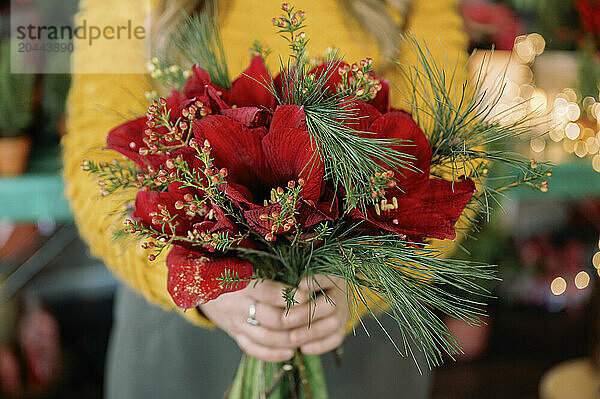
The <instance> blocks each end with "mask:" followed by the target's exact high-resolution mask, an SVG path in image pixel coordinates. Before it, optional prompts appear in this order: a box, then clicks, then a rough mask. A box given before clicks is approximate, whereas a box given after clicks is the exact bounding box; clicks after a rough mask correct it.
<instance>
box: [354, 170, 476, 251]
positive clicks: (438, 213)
mask: <svg viewBox="0 0 600 399" xmlns="http://www.w3.org/2000/svg"><path fill="white" fill-rule="evenodd" d="M474 191H475V185H474V184H473V182H472V181H471V180H463V181H460V182H454V183H452V182H447V181H444V180H438V179H431V180H430V183H429V188H428V189H427V190H426V191H424V192H422V193H421V194H420V195H416V196H405V197H400V196H399V197H397V199H398V209H395V210H391V211H381V212H380V215H377V214H376V213H375V211H374V210H372V209H369V218H368V221H369V222H370V223H372V224H374V225H376V226H378V227H380V228H381V229H383V230H387V231H390V232H393V233H396V234H407V235H409V236H413V237H415V238H417V239H422V238H439V239H448V238H449V239H454V237H456V232H455V231H454V225H455V223H456V221H457V220H458V218H459V217H460V215H461V214H462V212H463V210H464V209H465V206H466V205H467V203H468V202H469V200H470V199H471V196H472V195H473V192H474ZM388 198H389V196H388ZM388 202H391V201H389V200H388ZM354 216H355V217H358V218H360V219H365V218H364V215H362V214H357V213H354ZM394 220H396V221H397V223H394Z"/></svg>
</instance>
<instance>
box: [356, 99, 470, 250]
mask: <svg viewBox="0 0 600 399" xmlns="http://www.w3.org/2000/svg"><path fill="white" fill-rule="evenodd" d="M360 109H361V114H362V115H364V116H365V118H364V121H365V122H362V123H363V124H364V126H363V128H364V130H365V131H369V132H373V133H375V134H376V135H375V137H376V138H381V139H396V140H407V141H408V142H409V143H408V144H407V145H404V146H402V147H400V148H399V151H402V152H404V153H406V154H409V155H412V156H413V157H414V161H413V162H412V166H413V167H412V168H411V169H400V170H399V169H394V168H388V169H391V170H392V171H393V173H394V177H395V178H396V181H397V185H396V186H395V187H392V188H390V189H387V190H386V193H385V198H384V199H381V201H380V202H379V203H378V204H377V205H375V206H370V207H369V208H368V209H367V214H366V215H364V214H363V213H362V212H360V211H359V210H357V209H356V210H354V211H353V212H352V216H353V217H356V218H358V219H363V220H366V222H367V223H368V224H369V225H371V226H372V227H375V228H377V229H379V230H383V231H389V232H392V233H395V234H398V235H400V236H401V237H406V236H410V237H413V239H417V240H420V239H423V238H440V239H446V238H450V239H453V238H454V237H455V235H456V233H455V231H454V224H455V223H456V221H457V220H458V218H459V217H460V215H461V213H462V211H463V209H464V208H465V206H466V204H467V203H468V202H469V200H470V199H471V196H472V194H473V192H474V191H475V187H474V184H473V182H472V181H471V180H462V181H460V182H448V181H444V180H439V179H432V178H430V177H429V173H430V167H431V148H430V146H429V142H428V141H427V138H426V137H425V135H424V134H423V131H422V130H421V129H420V128H419V127H418V126H417V124H416V123H415V122H414V121H413V119H412V118H411V117H410V115H409V114H407V113H405V112H402V111H391V112H389V113H387V114H380V113H379V111H377V110H376V109H375V108H374V107H371V106H369V105H368V104H362V105H360Z"/></svg>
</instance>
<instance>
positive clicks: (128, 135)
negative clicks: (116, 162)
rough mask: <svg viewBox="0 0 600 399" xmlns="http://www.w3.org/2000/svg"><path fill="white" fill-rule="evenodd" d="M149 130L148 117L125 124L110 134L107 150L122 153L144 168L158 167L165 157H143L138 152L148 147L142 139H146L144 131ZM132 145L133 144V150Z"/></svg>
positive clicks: (107, 140)
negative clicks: (149, 166)
mask: <svg viewBox="0 0 600 399" xmlns="http://www.w3.org/2000/svg"><path fill="white" fill-rule="evenodd" d="M147 128H148V127H147V126H146V117H142V118H137V119H134V120H132V121H129V122H125V123H123V124H122V125H119V126H117V127H115V128H114V129H112V130H111V131H110V132H108V137H107V138H106V144H107V145H106V148H107V149H110V150H115V151H117V152H120V153H121V154H123V155H124V156H126V157H127V158H129V159H131V160H132V161H133V162H135V163H136V164H137V165H139V166H140V167H142V168H146V167H147V166H148V165H153V166H158V165H160V164H161V162H162V161H163V160H164V158H163V157H160V156H156V155H148V156H142V155H140V154H139V152H138V150H139V149H140V148H142V147H145V146H146V144H144V142H143V141H142V139H143V138H144V130H146V129H147ZM131 143H133V148H132V145H131Z"/></svg>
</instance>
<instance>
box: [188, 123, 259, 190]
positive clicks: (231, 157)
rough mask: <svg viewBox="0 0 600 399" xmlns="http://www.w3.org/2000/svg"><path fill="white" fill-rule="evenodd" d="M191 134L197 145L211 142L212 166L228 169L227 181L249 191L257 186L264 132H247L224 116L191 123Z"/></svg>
mask: <svg viewBox="0 0 600 399" xmlns="http://www.w3.org/2000/svg"><path fill="white" fill-rule="evenodd" d="M193 130H194V136H195V137H196V138H197V139H199V140H200V143H202V142H204V140H208V141H209V142H210V145H211V156H212V157H213V158H214V164H215V166H216V167H218V168H227V171H228V172H229V175H228V176H229V177H228V180H231V181H233V182H235V183H239V184H242V185H244V186H246V187H249V188H253V187H256V186H258V185H260V179H259V178H258V175H259V174H261V173H264V170H265V164H266V163H265V158H264V155H263V151H262V146H261V141H262V138H263V137H264V128H257V129H248V128H246V127H245V126H244V125H242V124H241V123H238V122H235V121H233V120H231V119H229V118H227V117H225V116H222V115H209V116H207V117H205V118H202V119H200V120H197V121H194V125H193Z"/></svg>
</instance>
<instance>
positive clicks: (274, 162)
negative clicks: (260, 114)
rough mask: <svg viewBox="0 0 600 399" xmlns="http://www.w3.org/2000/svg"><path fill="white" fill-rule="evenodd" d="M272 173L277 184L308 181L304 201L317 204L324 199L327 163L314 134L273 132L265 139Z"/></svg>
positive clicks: (303, 195)
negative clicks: (321, 198) (322, 192)
mask: <svg viewBox="0 0 600 399" xmlns="http://www.w3.org/2000/svg"><path fill="white" fill-rule="evenodd" d="M263 149H264V153H265V156H266V158H267V164H268V168H269V173H270V174H271V179H272V181H271V182H270V183H271V184H273V185H277V184H279V185H281V186H283V185H285V184H287V182H288V181H290V180H294V181H296V180H298V178H299V177H301V178H303V179H304V181H305V184H304V187H303V189H302V194H301V195H302V199H304V200H312V201H313V202H315V203H316V202H317V201H318V200H319V197H320V196H321V183H322V182H323V163H322V162H321V157H320V156H319V153H318V151H317V148H316V144H315V143H311V140H310V135H309V134H308V132H307V131H305V130H301V129H280V130H273V129H271V130H270V131H269V134H267V135H266V136H265V138H264V140H263Z"/></svg>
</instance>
